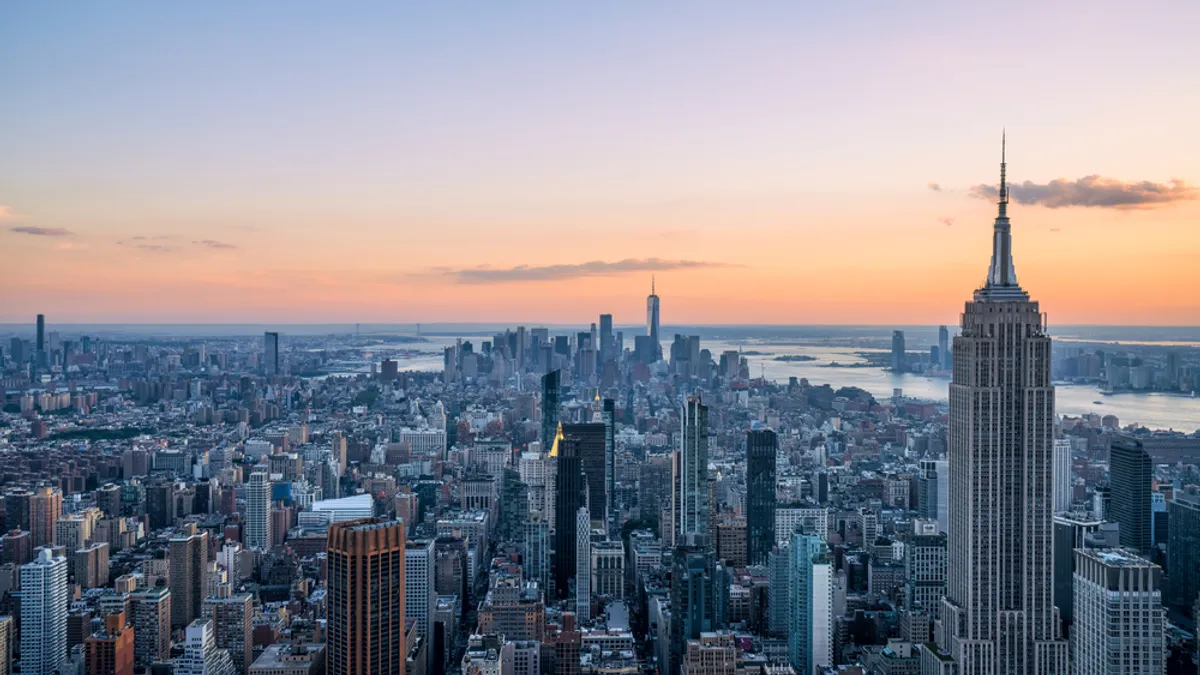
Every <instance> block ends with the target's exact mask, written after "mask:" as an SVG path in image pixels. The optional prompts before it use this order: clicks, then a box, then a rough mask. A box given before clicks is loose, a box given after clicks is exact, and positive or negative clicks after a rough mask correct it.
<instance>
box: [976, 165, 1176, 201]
mask: <svg viewBox="0 0 1200 675" xmlns="http://www.w3.org/2000/svg"><path fill="white" fill-rule="evenodd" d="M1008 193H1009V196H1010V197H1011V198H1012V199H1013V201H1015V202H1017V203H1018V204H1036V205H1039V206H1044V207H1046V208H1048V209H1061V208H1066V207H1070V206H1083V207H1089V208H1090V207H1094V208H1109V209H1153V208H1156V207H1159V206H1166V205H1169V204H1173V203H1176V202H1182V201H1188V200H1192V199H1196V198H1198V197H1200V190H1197V188H1195V187H1193V186H1191V185H1188V184H1187V183H1186V182H1184V181H1181V180H1172V181H1170V182H1167V183H1153V182H1151V181H1121V180H1117V179H1115V178H1104V177H1103V176H1098V175H1095V174H1093V175H1091V176H1084V177H1083V178H1080V179H1079V180H1069V179H1066V178H1056V179H1055V180H1052V181H1050V182H1049V183H1045V184H1039V183H1034V182H1033V181H1025V182H1024V183H1013V184H1011V185H1009V187H1008ZM970 194H971V196H972V197H978V198H980V199H997V198H998V197H999V196H1000V191H999V188H998V186H995V185H973V186H971V188H970Z"/></svg>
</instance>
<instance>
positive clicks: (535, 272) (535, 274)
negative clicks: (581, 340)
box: [443, 258, 733, 284]
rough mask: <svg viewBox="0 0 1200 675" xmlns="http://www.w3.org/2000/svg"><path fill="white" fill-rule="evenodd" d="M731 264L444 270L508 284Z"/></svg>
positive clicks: (461, 279) (644, 261)
mask: <svg viewBox="0 0 1200 675" xmlns="http://www.w3.org/2000/svg"><path fill="white" fill-rule="evenodd" d="M732 266H733V265H730V264H728V263H721V262H711V261H705V260H662V259H661V258H627V259H625V260H617V261H614V262H607V261H604V260H592V261H590V262H584V263H577V264H571V265H541V266H533V265H518V266H516V267H508V268H503V269H491V268H487V267H472V268H468V269H460V270H450V271H447V272H443V274H446V275H448V276H451V277H454V279H455V280H456V281H457V282H458V283H460V284H487V283H506V282H516V281H559V280H563V279H577V278H580V277H598V276H611V275H615V274H625V273H628V272H662V271H665V270H678V269H701V268H715V267H732Z"/></svg>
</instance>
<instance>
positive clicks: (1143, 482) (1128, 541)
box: [1108, 437, 1154, 553]
mask: <svg viewBox="0 0 1200 675" xmlns="http://www.w3.org/2000/svg"><path fill="white" fill-rule="evenodd" d="M1153 480H1154V462H1153V461H1152V460H1151V459H1150V453H1148V452H1146V449H1145V448H1143V447H1142V443H1141V441H1138V440H1137V439H1135V438H1128V437H1117V438H1114V439H1113V441H1112V445H1111V447H1110V448H1109V460H1108V483H1109V485H1110V486H1111V488H1112V509H1111V513H1110V517H1109V520H1112V521H1115V522H1117V523H1119V524H1120V526H1121V527H1120V529H1119V530H1118V533H1119V536H1120V537H1121V546H1123V547H1125V548H1128V549H1132V550H1134V551H1137V552H1139V553H1140V552H1143V551H1148V550H1150V546H1151V539H1152V538H1151V531H1150V508H1151V507H1150V487H1151V485H1150V484H1151V482H1152V481H1153Z"/></svg>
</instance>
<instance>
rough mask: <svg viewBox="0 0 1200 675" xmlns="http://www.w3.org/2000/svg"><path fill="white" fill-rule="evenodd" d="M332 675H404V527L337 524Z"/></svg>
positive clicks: (330, 551) (331, 553)
mask: <svg viewBox="0 0 1200 675" xmlns="http://www.w3.org/2000/svg"><path fill="white" fill-rule="evenodd" d="M327 555H328V564H329V581H328V609H327V610H326V615H327V617H328V620H327V623H328V638H327V645H326V652H325V653H326V657H325V659H326V672H328V673H329V675H381V674H382V673H388V674H389V675H404V658H405V647H404V566H405V555H404V523H402V522H400V521H398V520H393V521H385V520H380V519H376V518H368V519H364V520H356V521H348V522H342V523H334V524H333V525H330V526H329V543H328V547H327Z"/></svg>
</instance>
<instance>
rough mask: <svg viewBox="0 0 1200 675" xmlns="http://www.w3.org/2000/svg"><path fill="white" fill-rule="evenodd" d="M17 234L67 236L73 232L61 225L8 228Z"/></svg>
mask: <svg viewBox="0 0 1200 675" xmlns="http://www.w3.org/2000/svg"><path fill="white" fill-rule="evenodd" d="M9 231H10V232H16V233H17V234H31V235H33V236H35V237H69V236H71V235H72V234H74V233H73V232H71V231H70V230H68V229H66V228H63V227H36V226H34V225H22V226H21V227H14V228H11V229H10V230H9Z"/></svg>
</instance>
